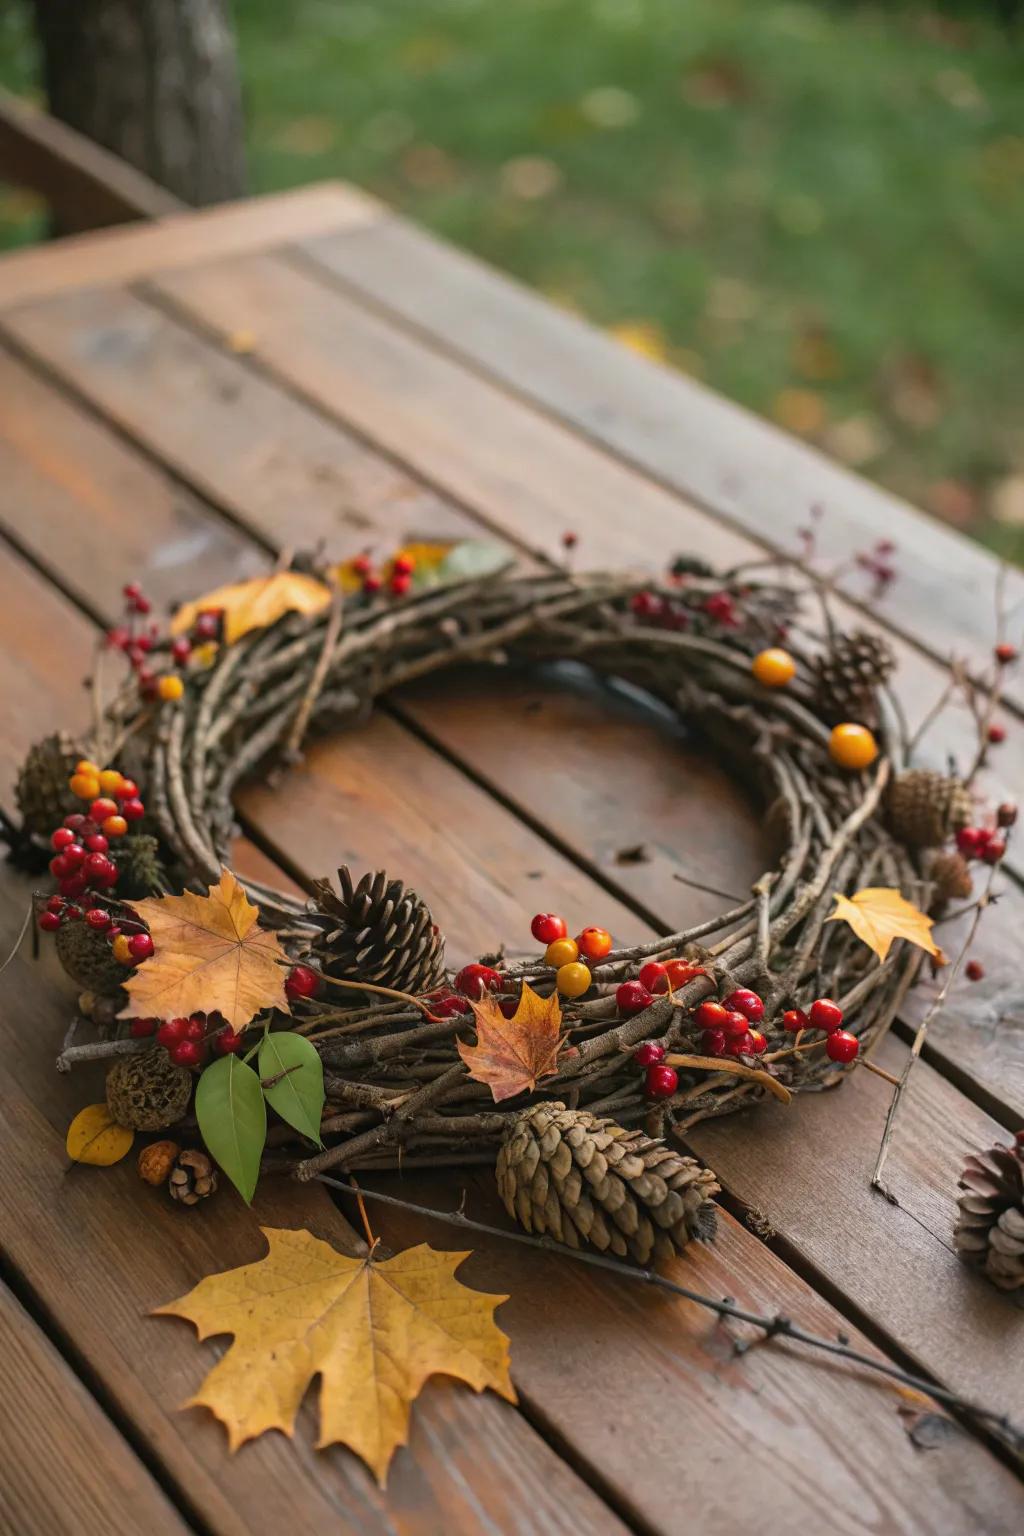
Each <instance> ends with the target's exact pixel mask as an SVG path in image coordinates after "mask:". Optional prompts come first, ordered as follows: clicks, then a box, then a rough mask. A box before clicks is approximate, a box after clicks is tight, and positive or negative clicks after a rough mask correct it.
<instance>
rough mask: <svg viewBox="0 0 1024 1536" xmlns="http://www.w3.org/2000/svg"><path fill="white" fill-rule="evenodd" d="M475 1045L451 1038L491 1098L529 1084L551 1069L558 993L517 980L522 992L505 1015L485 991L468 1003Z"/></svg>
mask: <svg viewBox="0 0 1024 1536" xmlns="http://www.w3.org/2000/svg"><path fill="white" fill-rule="evenodd" d="M473 1012H474V1014H475V1015H476V1039H477V1043H476V1045H463V1043H462V1041H461V1040H459V1041H457V1042H456V1043H457V1045H458V1047H459V1055H460V1056H461V1057H462V1059H463V1061H464V1062H465V1063H466V1065H467V1067H468V1068H469V1075H470V1077H473V1078H475V1079H476V1081H477V1082H478V1083H486V1084H487V1086H488V1087H489V1088H490V1090H491V1093H492V1094H493V1096H494V1102H495V1103H496V1104H498V1103H500V1102H501V1100H502V1099H511V1098H512V1097H513V1096H514V1095H515V1094H517V1093H522V1092H523V1090H524V1089H527V1088H529V1089H531V1090H532V1089H534V1088H536V1086H537V1083H538V1082H539V1081H540V1079H541V1078H542V1077H550V1076H551V1074H552V1073H553V1072H554V1071H556V1070H557V1067H558V1057H559V1052H560V1051H561V1049H562V1046H563V1039H562V1034H561V1027H562V1010H561V1007H560V1006H559V1002H558V994H557V993H552V995H551V996H550V997H539V996H538V995H537V993H536V992H534V990H533V988H532V987H530V986H528V985H527V984H526V983H525V982H524V983H523V995H522V997H521V998H520V999H519V1006H518V1008H517V1009H516V1011H515V1013H514V1014H513V1016H512V1018H511V1019H506V1017H505V1015H504V1014H503V1013H502V1011H501V1008H500V1007H499V1005H498V1002H497V1000H496V999H495V998H494V997H492V996H491V994H490V993H488V994H487V995H486V996H485V997H484V999H483V1001H482V1002H479V1003H474V1004H473Z"/></svg>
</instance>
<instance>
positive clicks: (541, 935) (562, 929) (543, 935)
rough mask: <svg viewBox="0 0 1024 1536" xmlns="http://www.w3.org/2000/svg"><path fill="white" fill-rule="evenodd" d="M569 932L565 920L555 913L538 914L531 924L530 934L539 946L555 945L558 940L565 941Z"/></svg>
mask: <svg viewBox="0 0 1024 1536" xmlns="http://www.w3.org/2000/svg"><path fill="white" fill-rule="evenodd" d="M568 931H569V930H568V928H567V927H566V926H565V918H564V917H559V916H558V915H557V913H555V912H538V913H537V916H536V917H535V918H534V919H533V922H532V923H531V924H530V932H531V933H532V934H533V936H534V938H535V939H536V940H537V943H538V944H553V943H554V942H555V940H556V939H564V938H565V936H566V934H567V933H568Z"/></svg>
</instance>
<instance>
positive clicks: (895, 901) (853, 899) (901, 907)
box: [826, 885, 939, 960]
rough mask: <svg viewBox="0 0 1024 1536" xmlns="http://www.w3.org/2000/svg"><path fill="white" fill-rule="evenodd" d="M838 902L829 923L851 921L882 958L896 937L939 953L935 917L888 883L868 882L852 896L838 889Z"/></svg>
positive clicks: (858, 932) (853, 926) (858, 933)
mask: <svg viewBox="0 0 1024 1536" xmlns="http://www.w3.org/2000/svg"><path fill="white" fill-rule="evenodd" d="M835 902H836V910H835V911H834V912H833V913H832V915H831V916H830V917H828V918H826V922H829V923H839V922H843V923H849V925H850V927H851V928H852V929H853V931H854V933H855V934H856V935H857V937H858V939H863V940H864V943H865V944H866V945H867V946H868V948H869V949H873V950H874V952H875V954H876V955H877V956H878V958H879V960H884V959H885V957H886V955H887V954H888V953H889V946H890V945H891V944H892V941H893V939H906V940H907V942H908V943H910V944H916V945H918V946H919V948H921V949H924V950H927V951H928V953H929V954H930V955H937V954H938V953H939V947H938V945H937V944H936V942H935V940H934V939H933V938H932V919H931V918H930V917H928V916H926V914H925V913H924V912H921V911H919V910H918V908H917V907H915V906H914V903H913V902H912V901H907V899H906V897H905V896H901V895H900V893H899V891H897V890H893V889H892V888H890V887H889V886H884V885H868V886H865V887H864V889H863V890H862V891H855V892H854V894H853V895H852V896H841V895H839V893H838V892H836V893H835Z"/></svg>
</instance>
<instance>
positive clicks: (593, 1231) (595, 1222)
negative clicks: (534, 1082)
mask: <svg viewBox="0 0 1024 1536" xmlns="http://www.w3.org/2000/svg"><path fill="white" fill-rule="evenodd" d="M495 1176H496V1178H497V1181H498V1190H499V1193H500V1194H501V1198H502V1200H503V1201H504V1202H505V1208H506V1210H507V1211H508V1213H509V1215H510V1216H513V1217H514V1218H515V1219H516V1220H517V1221H518V1222H519V1223H520V1225H521V1226H523V1227H525V1228H526V1230H527V1232H538V1233H548V1234H549V1235H550V1236H551V1237H554V1238H556V1239H557V1240H558V1241H559V1242H561V1243H565V1244H567V1245H568V1247H570V1248H580V1247H582V1246H583V1244H584V1243H588V1242H589V1243H592V1244H593V1246H594V1247H595V1248H599V1249H600V1250H601V1252H602V1253H605V1252H611V1253H614V1254H618V1255H619V1257H620V1258H625V1257H627V1256H628V1257H630V1258H632V1259H635V1260H636V1262H637V1263H638V1264H643V1265H647V1264H649V1263H650V1261H651V1259H652V1258H654V1259H661V1258H666V1257H668V1256H669V1255H671V1254H673V1253H679V1252H681V1251H682V1249H683V1248H685V1246H686V1244H687V1243H688V1242H689V1241H690V1240H691V1238H695V1237H699V1238H705V1239H710V1238H712V1237H713V1236H714V1234H715V1225H716V1212H715V1207H714V1205H713V1203H712V1198H711V1197H712V1196H713V1195H716V1194H718V1191H719V1185H718V1183H717V1181H716V1179H715V1176H714V1174H713V1173H712V1172H711V1170H710V1169H709V1168H702V1167H701V1166H700V1164H699V1163H698V1162H696V1161H695V1160H694V1159H693V1158H692V1157H684V1156H683V1155H682V1153H679V1152H673V1151H672V1149H671V1148H670V1147H667V1146H665V1144H664V1142H661V1141H654V1140H652V1139H651V1137H649V1136H647V1135H645V1133H644V1132H643V1131H641V1130H626V1129H624V1127H623V1126H621V1125H618V1124H616V1122H615V1121H614V1120H604V1119H599V1118H598V1117H597V1116H596V1115H592V1114H590V1113H588V1111H587V1110H583V1109H566V1107H565V1105H564V1104H559V1103H551V1104H537V1105H534V1107H533V1108H532V1109H528V1110H526V1111H525V1112H524V1113H523V1114H522V1115H517V1116H516V1117H515V1118H514V1119H513V1120H512V1122H511V1123H510V1125H509V1127H508V1129H507V1130H506V1132H505V1138H504V1140H503V1142H502V1145H501V1150H500V1151H499V1153H498V1163H497V1167H496V1169H495Z"/></svg>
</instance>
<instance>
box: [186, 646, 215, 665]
mask: <svg viewBox="0 0 1024 1536" xmlns="http://www.w3.org/2000/svg"><path fill="white" fill-rule="evenodd" d="M192 660H193V661H194V662H195V664H196V666H197V667H212V666H213V664H214V662H215V661H216V660H217V642H216V640H208V641H207V642H206V644H205V645H197V646H195V647H194V648H193V651H192Z"/></svg>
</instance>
